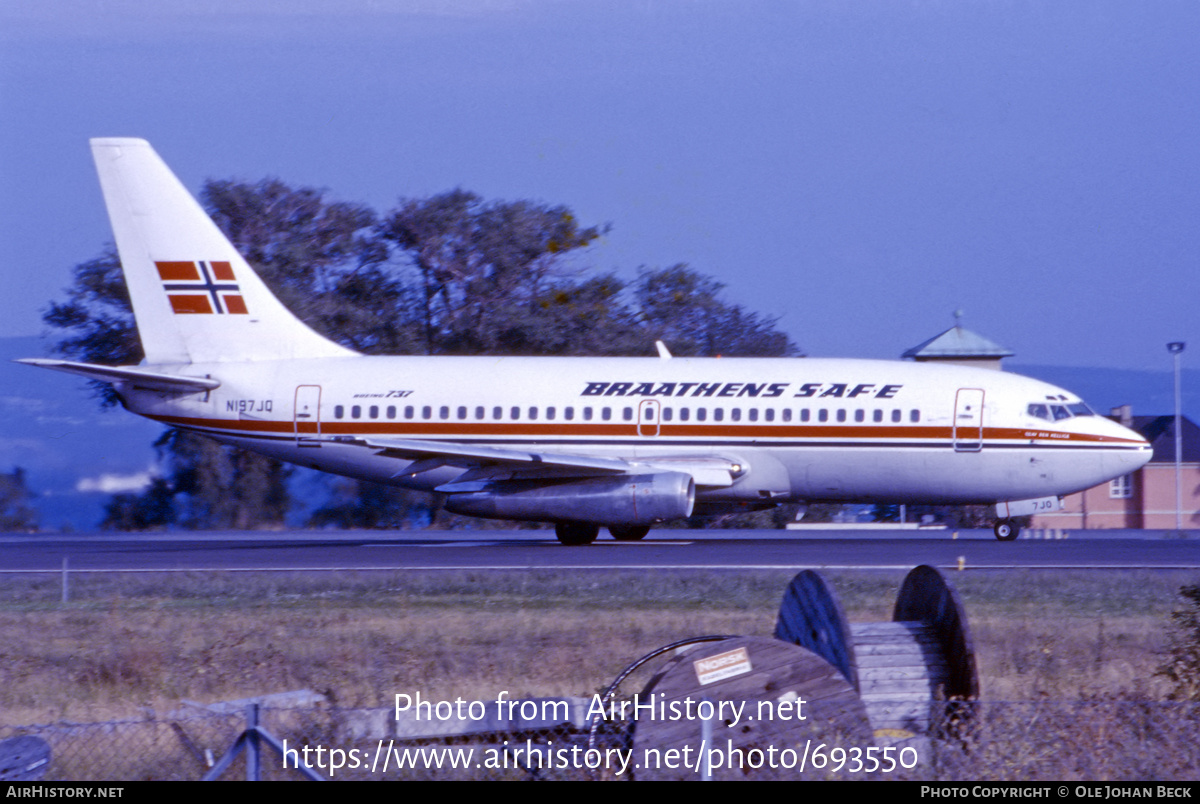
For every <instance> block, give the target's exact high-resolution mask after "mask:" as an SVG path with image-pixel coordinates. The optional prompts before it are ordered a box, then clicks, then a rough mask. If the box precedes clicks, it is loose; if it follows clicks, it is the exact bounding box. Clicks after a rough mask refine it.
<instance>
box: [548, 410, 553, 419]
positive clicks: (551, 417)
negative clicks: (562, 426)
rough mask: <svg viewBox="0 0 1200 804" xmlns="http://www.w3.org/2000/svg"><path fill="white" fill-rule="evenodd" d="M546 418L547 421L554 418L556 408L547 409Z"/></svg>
mask: <svg viewBox="0 0 1200 804" xmlns="http://www.w3.org/2000/svg"><path fill="white" fill-rule="evenodd" d="M546 418H547V419H553V418H554V408H546Z"/></svg>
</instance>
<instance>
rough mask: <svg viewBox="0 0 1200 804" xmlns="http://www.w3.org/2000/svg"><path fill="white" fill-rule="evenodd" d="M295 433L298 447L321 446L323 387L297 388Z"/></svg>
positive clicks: (302, 386) (301, 386)
mask: <svg viewBox="0 0 1200 804" xmlns="http://www.w3.org/2000/svg"><path fill="white" fill-rule="evenodd" d="M295 433H296V446H297V447H320V446H321V386H319V385H297V386H296V407H295Z"/></svg>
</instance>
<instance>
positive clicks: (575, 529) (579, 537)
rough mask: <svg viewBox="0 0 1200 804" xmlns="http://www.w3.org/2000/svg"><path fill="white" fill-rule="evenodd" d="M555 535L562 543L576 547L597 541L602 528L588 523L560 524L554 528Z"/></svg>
mask: <svg viewBox="0 0 1200 804" xmlns="http://www.w3.org/2000/svg"><path fill="white" fill-rule="evenodd" d="M554 533H555V535H556V536H558V540H559V541H560V542H562V543H563V544H566V545H570V546H572V547H575V546H577V545H583V544H591V543H592V542H594V541H596V536H597V535H598V534H599V533H600V526H599V525H589V524H588V523H586V522H559V523H558V524H557V525H555V526H554Z"/></svg>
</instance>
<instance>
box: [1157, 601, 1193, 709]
mask: <svg viewBox="0 0 1200 804" xmlns="http://www.w3.org/2000/svg"><path fill="white" fill-rule="evenodd" d="M1179 595H1180V597H1182V598H1183V599H1184V608H1182V609H1176V610H1175V611H1174V612H1172V613H1171V637H1170V644H1169V646H1168V648H1167V652H1168V654H1169V658H1168V659H1167V661H1166V663H1164V664H1163V665H1162V666H1161V667H1160V668H1159V669H1158V673H1157V674H1158V675H1160V676H1162V677H1164V678H1166V679H1167V680H1168V681H1170V682H1171V685H1172V688H1171V692H1170V694H1169V695H1168V697H1169V698H1170V699H1171V700H1174V701H1200V584H1193V585H1189V586H1182V587H1180V589H1179Z"/></svg>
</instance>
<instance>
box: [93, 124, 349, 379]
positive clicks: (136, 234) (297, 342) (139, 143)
mask: <svg viewBox="0 0 1200 804" xmlns="http://www.w3.org/2000/svg"><path fill="white" fill-rule="evenodd" d="M91 145H92V156H93V157H94V158H95V160H96V170H97V171H98V172H99V174H100V186H101V188H102V189H103V191H104V202H105V205H106V206H107V207H108V216H109V219H110V220H111V222H112V228H113V234H114V236H115V237H116V241H117V251H118V252H119V254H120V256H121V266H122V268H123V270H124V272H125V282H126V284H127V285H128V286H129V295H130V297H131V299H132V301H133V314H134V317H135V318H136V319H137V327H138V334H139V335H140V336H141V339H142V348H143V349H144V350H145V353H146V362H147V363H148V364H152V365H153V364H170V363H209V362H222V361H231V360H237V361H247V360H274V359H286V358H306V357H347V356H353V355H355V354H357V353H356V352H354V351H352V350H350V349H346V348H345V347H342V346H339V345H338V344H336V343H334V342H333V341H330V340H328V339H327V338H325V337H323V336H321V335H319V334H318V333H316V332H314V331H313V330H312V329H310V328H309V327H308V326H307V325H306V324H304V323H303V322H302V321H301V320H300V319H298V318H296V316H295V315H293V314H292V313H291V311H289V310H288V309H287V308H286V307H284V306H283V304H282V303H281V302H280V301H279V300H278V299H277V298H275V295H274V294H272V293H271V291H270V290H268V289H267V286H266V285H265V284H263V281H262V280H261V279H260V278H259V277H258V275H257V274H256V273H255V272H254V270H253V269H252V268H251V267H250V265H249V263H247V262H246V261H245V259H243V258H242V256H241V255H240V254H238V252H237V249H235V248H234V246H233V244H232V243H230V242H229V240H228V238H226V237H225V235H224V234H223V233H222V232H221V230H220V229H218V228H217V225H216V224H215V223H213V221H212V219H211V218H210V217H209V216H208V214H207V213H205V211H204V209H203V208H202V207H201V206H200V204H199V203H197V202H196V199H195V198H193V197H192V195H191V193H189V192H188V191H187V189H186V188H185V187H184V186H183V184H182V183H180V181H179V179H177V178H176V177H175V174H173V173H172V172H171V170H170V168H168V167H167V166H166V164H165V163H164V162H163V161H162V159H161V158H160V157H159V156H158V154H157V153H155V151H154V149H153V148H151V147H150V143H148V142H146V141H145V140H140V139H124V138H122V139H114V138H105V139H94V140H92V141H91Z"/></svg>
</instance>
